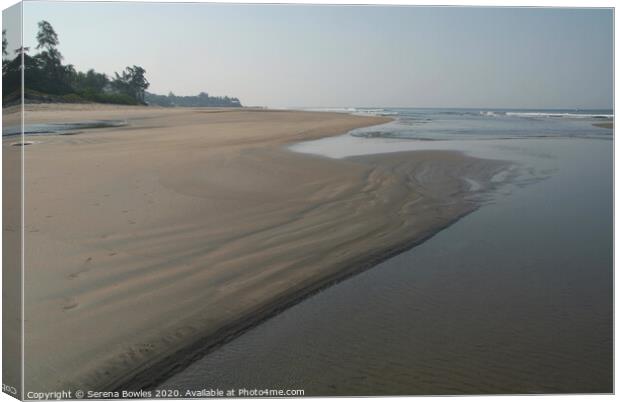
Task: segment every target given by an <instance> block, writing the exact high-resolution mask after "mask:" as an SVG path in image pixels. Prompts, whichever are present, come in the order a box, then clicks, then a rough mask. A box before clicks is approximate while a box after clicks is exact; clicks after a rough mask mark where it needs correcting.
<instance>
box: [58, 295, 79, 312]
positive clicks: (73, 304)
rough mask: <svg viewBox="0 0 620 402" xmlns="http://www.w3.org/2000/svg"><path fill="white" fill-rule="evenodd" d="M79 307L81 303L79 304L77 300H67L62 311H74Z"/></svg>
mask: <svg viewBox="0 0 620 402" xmlns="http://www.w3.org/2000/svg"><path fill="white" fill-rule="evenodd" d="M77 306H79V303H78V302H77V300H75V299H72V298H71V299H66V300H65V302H64V303H63V306H62V309H63V310H65V311H66V310H72V309H74V308H76V307H77Z"/></svg>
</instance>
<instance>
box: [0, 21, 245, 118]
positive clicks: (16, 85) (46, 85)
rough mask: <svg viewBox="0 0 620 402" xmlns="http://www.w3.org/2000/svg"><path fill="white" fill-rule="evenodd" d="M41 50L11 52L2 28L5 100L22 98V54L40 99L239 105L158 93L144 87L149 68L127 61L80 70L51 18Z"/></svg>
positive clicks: (29, 87) (30, 93)
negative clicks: (109, 69) (67, 56)
mask: <svg viewBox="0 0 620 402" xmlns="http://www.w3.org/2000/svg"><path fill="white" fill-rule="evenodd" d="M36 41H37V46H36V50H37V51H38V53H36V54H34V55H30V54H29V52H30V48H28V47H23V46H22V47H20V48H18V49H14V50H13V51H12V54H13V58H12V59H11V58H10V57H9V56H10V55H9V49H8V41H7V39H6V30H3V31H2V87H3V88H2V98H3V103H4V105H9V104H13V103H18V102H20V101H21V89H22V88H21V68H22V58H23V68H24V97H25V99H27V100H32V101H42V102H85V101H86V102H88V101H90V102H101V103H116V104H127V105H146V104H153V105H159V106H228V107H234V106H241V102H239V99H237V98H229V97H227V96H225V97H213V96H209V95H208V94H207V93H204V92H201V93H200V94H199V95H198V96H175V95H174V94H173V93H170V94H169V95H167V96H166V95H156V94H151V93H148V92H146V89H147V88H148V87H149V85H150V84H149V82H148V80H147V79H146V70H145V69H144V68H142V67H140V66H136V65H134V66H128V67H126V68H125V69H124V70H123V71H122V72H121V73H114V76H113V77H109V76H107V75H106V74H103V73H98V72H96V71H95V70H93V69H90V70H88V71H87V72H81V71H76V70H75V68H74V66H73V65H72V64H63V60H64V57H63V55H62V54H61V53H60V51H59V50H58V45H59V43H60V41H59V40H58V34H57V33H56V31H55V30H54V28H53V27H52V25H51V24H50V23H49V22H47V21H40V22H39V23H38V32H37V36H36Z"/></svg>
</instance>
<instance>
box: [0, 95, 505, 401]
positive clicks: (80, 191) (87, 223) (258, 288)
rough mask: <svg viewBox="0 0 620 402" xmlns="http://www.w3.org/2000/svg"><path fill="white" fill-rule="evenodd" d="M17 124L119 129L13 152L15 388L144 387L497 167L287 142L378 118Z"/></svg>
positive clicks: (77, 111) (370, 252)
mask: <svg viewBox="0 0 620 402" xmlns="http://www.w3.org/2000/svg"><path fill="white" fill-rule="evenodd" d="M25 119H26V124H35V123H55V122H56V123H60V122H63V123H65V122H80V121H88V120H98V119H111V120H123V121H126V122H127V123H128V124H127V125H126V126H124V127H116V128H103V129H93V130H87V131H83V132H81V133H78V134H75V135H48V136H36V137H32V138H31V139H30V140H31V141H33V142H34V144H32V145H29V146H27V147H25V148H24V150H25V181H26V187H25V210H26V214H25V228H24V231H25V243H26V250H25V267H26V272H25V295H26V296H25V315H26V320H25V350H26V356H25V372H26V383H25V385H26V390H27V391H28V390H32V391H52V390H60V389H63V388H67V387H72V388H74V389H76V388H80V389H83V390H97V391H110V390H115V389H129V388H131V389H139V388H141V387H148V386H152V385H154V384H156V383H157V382H159V381H161V380H162V379H164V378H165V377H166V376H168V375H170V374H171V373H173V372H175V371H178V370H179V369H181V368H183V367H184V366H185V365H187V363H188V362H190V361H191V360H192V359H194V358H195V357H196V356H198V355H200V354H204V353H205V352H206V351H208V350H209V349H211V348H213V347H216V346H217V345H218V344H221V343H222V342H225V341H226V340H227V339H230V338H231V337H233V336H235V335H236V334H238V333H240V332H242V331H244V330H245V329H247V328H249V327H251V326H252V325H255V324H256V323H258V322H260V321H262V320H264V319H265V318H267V317H269V316H271V315H273V314H274V313H276V312H278V311H281V310H282V309H283V308H286V307H287V306H290V305H292V304H294V303H295V302H296V301H299V300H301V299H302V298H304V297H307V296H308V295H309V294H311V293H312V292H315V291H317V290H318V289H321V288H323V287H325V286H327V285H329V284H330V283H333V282H335V281H338V280H340V279H342V278H345V277H347V276H349V275H352V274H354V273H356V272H359V271H361V270H363V269H366V268H369V267H371V266H373V265H375V264H376V263H378V262H380V261H382V260H384V259H385V258H387V257H388V256H391V255H394V254H396V253H398V252H400V251H403V250H405V249H408V248H410V247H412V246H413V245H415V244H416V243H419V242H421V241H423V240H425V239H426V238H428V237H429V236H432V235H433V234H435V233H437V231H438V230H440V229H441V228H443V227H446V226H447V225H449V224H451V223H452V222H454V221H456V220H457V219H459V218H460V217H462V216H464V215H465V214H467V213H469V212H471V211H473V210H474V209H475V208H476V207H477V204H476V202H474V201H473V200H472V198H471V195H472V191H473V190H472V188H471V181H472V180H473V181H475V182H476V183H477V184H478V185H477V187H479V188H476V189H475V191H479V192H480V191H485V189H487V188H488V187H489V186H490V179H491V177H493V176H494V175H495V174H497V173H498V172H500V171H501V170H503V169H504V168H505V164H504V163H502V162H498V161H488V160H482V159H476V158H472V157H468V156H465V155H463V154H461V153H457V152H448V151H424V152H403V153H395V154H389V155H374V156H365V157H354V158H346V159H342V160H336V159H327V158H323V157H318V156H311V155H303V154H298V153H294V152H292V151H290V150H288V149H287V148H286V145H288V144H292V143H295V142H299V141H303V140H309V139H316V138H321V137H325V136H332V135H337V134H342V133H345V132H347V131H349V130H351V129H354V128H357V127H362V126H370V125H376V124H381V123H383V122H386V121H388V119H387V118H384V117H360V116H352V115H347V114H339V113H319V112H297V111H273V110H256V109H228V110H226V109H222V110H215V109H182V108H169V109H166V108H144V107H117V106H100V105H29V106H27V111H26V114H25ZM5 121H6V120H5ZM5 124H6V123H5ZM13 142H15V138H9V139H4V141H3V146H4V147H5V148H4V152H5V155H7V154H9V155H10V154H11V153H13V154H15V155H17V153H18V152H20V150H21V148H20V147H15V146H11V145H10V144H11V143H13ZM466 178H467V179H466ZM4 229H5V231H6V230H7V228H6V224H5V228H4Z"/></svg>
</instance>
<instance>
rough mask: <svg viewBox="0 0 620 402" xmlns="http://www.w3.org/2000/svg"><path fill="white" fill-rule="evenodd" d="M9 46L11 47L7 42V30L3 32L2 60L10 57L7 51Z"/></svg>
mask: <svg viewBox="0 0 620 402" xmlns="http://www.w3.org/2000/svg"><path fill="white" fill-rule="evenodd" d="M7 46H9V42H8V41H7V40H6V29H3V30H2V58H4V56H8V54H9V52H8V51H7V50H6V48H7Z"/></svg>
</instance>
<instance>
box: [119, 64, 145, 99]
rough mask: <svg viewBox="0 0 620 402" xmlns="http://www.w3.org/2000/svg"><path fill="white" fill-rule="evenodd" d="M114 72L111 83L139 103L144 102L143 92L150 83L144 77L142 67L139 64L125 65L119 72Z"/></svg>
mask: <svg viewBox="0 0 620 402" xmlns="http://www.w3.org/2000/svg"><path fill="white" fill-rule="evenodd" d="M114 74H115V79H114V81H113V82H112V85H113V86H114V88H115V89H116V90H117V91H119V92H121V93H124V94H127V95H129V96H131V97H132V98H133V99H135V100H136V101H137V102H139V103H144V92H145V91H146V89H147V88H148V87H149V85H150V84H149V82H148V81H147V79H146V70H145V69H144V68H142V67H140V66H133V67H126V68H125V70H124V71H123V72H122V73H121V74H119V73H114Z"/></svg>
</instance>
